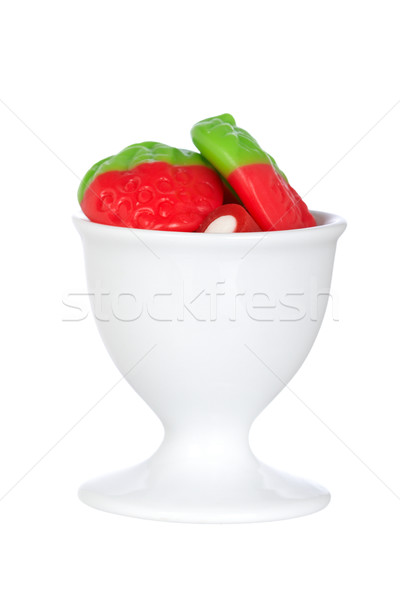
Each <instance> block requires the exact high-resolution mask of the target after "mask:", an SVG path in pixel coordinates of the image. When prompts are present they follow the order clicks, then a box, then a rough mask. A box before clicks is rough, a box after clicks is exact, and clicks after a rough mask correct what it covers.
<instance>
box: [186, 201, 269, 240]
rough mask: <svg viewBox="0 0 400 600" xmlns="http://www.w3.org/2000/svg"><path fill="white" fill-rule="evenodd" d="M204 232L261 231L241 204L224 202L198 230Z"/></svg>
mask: <svg viewBox="0 0 400 600" xmlns="http://www.w3.org/2000/svg"><path fill="white" fill-rule="evenodd" d="M197 231H199V232H202V233H239V232H244V231H261V229H260V228H259V226H258V225H257V223H256V222H255V221H254V219H252V217H251V216H250V215H249V213H248V212H247V210H246V209H244V208H243V206H240V204H224V205H223V206H219V207H218V208H216V209H215V210H213V211H212V212H211V213H210V214H209V215H208V216H207V217H206V218H205V219H204V221H203V223H202V224H201V225H200V227H199V229H198V230H197Z"/></svg>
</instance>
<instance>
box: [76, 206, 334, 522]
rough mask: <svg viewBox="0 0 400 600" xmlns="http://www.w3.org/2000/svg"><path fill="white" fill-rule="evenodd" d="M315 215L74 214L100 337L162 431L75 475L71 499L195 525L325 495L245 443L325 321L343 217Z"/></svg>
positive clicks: (290, 508)
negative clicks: (168, 228) (209, 222)
mask: <svg viewBox="0 0 400 600" xmlns="http://www.w3.org/2000/svg"><path fill="white" fill-rule="evenodd" d="M314 215H315V217H316V219H317V223H318V226H317V227H314V228H309V229H301V230H292V231H281V232H269V233H264V232H262V233H236V234H204V233H201V234H198V233H172V232H157V231H145V230H130V229H125V228H118V227H109V226H105V225H98V224H95V223H91V222H89V221H87V220H86V219H85V218H84V217H82V218H79V217H76V218H74V222H75V226H76V227H77V229H78V231H79V233H80V235H81V238H82V241H83V246H84V254H85V263H86V271H87V279H88V288H89V292H90V293H91V294H92V302H93V310H94V313H95V318H96V322H97V325H98V328H99V331H100V335H101V337H102V339H103V342H104V344H105V345H106V348H107V350H108V352H109V353H110V356H111V358H112V359H113V361H114V362H115V364H116V366H117V367H118V369H119V370H120V372H121V373H122V374H124V376H125V377H126V379H127V381H128V382H129V383H130V385H131V386H132V387H133V388H134V389H135V390H136V391H137V392H138V394H139V395H140V396H141V397H142V398H143V400H145V401H146V402H147V403H148V405H149V406H150V407H151V408H152V409H153V410H154V412H155V413H156V414H157V415H158V416H159V418H160V419H161V421H162V423H163V425H164V428H165V437H164V440H163V442H162V444H161V446H160V447H159V449H158V450H157V451H156V452H155V454H154V455H153V456H152V457H151V458H149V459H148V460H147V461H145V462H144V463H142V464H140V465H137V466H135V467H133V468H131V469H128V470H125V471H121V472H118V473H114V474H111V475H107V476H104V477H100V478H98V479H94V480H92V481H90V482H88V483H86V484H84V485H83V486H82V487H81V488H80V490H79V496H80V498H81V500H83V501H84V502H86V503H87V504H89V505H91V506H93V507H95V508H99V509H102V510H105V511H109V512H113V513H119V514H123V515H129V516H134V517H142V518H149V519H160V520H168V521H184V522H197V523H233V522H252V521H268V520H276V519H285V518H290V517H296V516H300V515H305V514H309V513H312V512H315V511H317V510H320V509H322V508H323V507H325V506H326V505H327V504H328V502H329V498H330V496H329V493H328V492H327V491H326V490H325V489H323V488H321V487H319V486H318V485H315V484H312V483H309V482H306V481H303V480H301V479H298V478H295V477H292V476H289V475H286V474H284V473H280V472H278V471H276V470H274V469H272V468H270V467H268V466H266V465H264V464H262V463H261V462H260V461H259V460H258V459H257V458H256V457H255V456H254V454H253V453H252V451H251V449H250V447H249V442H248V435H249V429H250V426H251V424H252V422H253V421H254V419H255V418H256V417H257V416H258V415H259V414H260V412H261V411H262V410H263V409H264V408H265V407H266V406H267V405H268V404H269V402H271V400H272V399H273V398H274V397H275V396H276V395H277V394H278V393H279V391H280V390H281V389H282V388H283V387H284V386H285V384H287V383H288V382H289V381H290V379H291V378H292V377H293V375H294V374H295V373H296V371H297V370H298V369H299V367H300V365H301V364H302V362H303V361H304V359H305V358H306V356H307V354H308V352H309V350H310V348H311V346H312V344H313V342H314V340H315V337H316V335H317V333H318V330H319V327H320V325H321V322H322V318H323V314H324V311H325V307H326V303H327V299H328V295H327V294H328V292H329V288H330V282H331V275H332V268H333V262H334V255H335V248H336V242H337V240H338V238H339V236H340V235H341V234H342V232H343V231H344V229H345V226H346V224H345V221H344V220H343V219H342V218H341V217H338V216H336V215H331V214H327V213H321V212H314ZM149 350H151V351H150V352H149ZM143 356H144V358H143ZM135 365H136V366H135Z"/></svg>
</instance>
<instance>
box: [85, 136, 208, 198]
mask: <svg viewBox="0 0 400 600" xmlns="http://www.w3.org/2000/svg"><path fill="white" fill-rule="evenodd" d="M157 161H160V162H167V163H169V164H173V165H178V166H192V165H201V166H209V165H208V164H207V163H206V161H205V160H204V159H203V157H202V156H200V154H198V153H197V152H192V151H191V150H181V149H179V148H172V147H171V146H166V145H165V144H160V143H158V142H142V143H140V144H132V146H128V147H127V148H124V150H122V151H121V152H119V153H118V154H115V155H114V156H109V157H108V158H104V159H103V160H99V162H97V163H96V164H94V165H93V167H91V168H90V169H89V171H88V172H87V173H86V175H85V176H84V177H83V179H82V181H81V184H80V186H79V189H78V200H79V203H81V202H82V199H83V196H84V194H85V191H86V189H87V188H88V187H89V186H90V184H91V183H92V181H93V180H94V179H95V178H96V177H97V176H98V175H102V174H103V173H106V172H107V171H130V170H131V169H133V168H134V167H136V166H137V165H139V164H141V163H144V162H157Z"/></svg>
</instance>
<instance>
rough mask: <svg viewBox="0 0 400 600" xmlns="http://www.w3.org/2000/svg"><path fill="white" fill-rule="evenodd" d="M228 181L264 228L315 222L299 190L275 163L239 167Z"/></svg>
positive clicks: (286, 226) (298, 226)
mask: <svg viewBox="0 0 400 600" xmlns="http://www.w3.org/2000/svg"><path fill="white" fill-rule="evenodd" d="M228 182H229V183H230V184H231V186H232V187H233V188H234V190H235V191H236V192H237V193H238V194H239V196H240V198H241V199H242V200H243V203H244V205H245V207H246V208H247V210H248V211H249V212H250V213H251V215H252V216H253V217H254V219H255V221H257V223H258V225H259V226H260V227H261V228H262V229H263V230H264V231H273V230H282V229H300V228H303V227H312V226H314V225H315V224H316V223H315V219H314V217H313V216H312V214H311V213H310V212H309V210H308V208H307V206H306V204H305V203H304V202H303V200H302V199H301V198H300V196H299V195H298V193H297V192H296V191H295V190H294V189H293V188H292V187H291V186H290V185H289V184H288V183H287V181H285V179H284V178H283V177H282V175H280V174H279V173H278V172H277V171H276V170H275V169H274V167H273V166H272V165H268V164H250V165H245V166H243V167H238V168H236V169H235V170H234V171H233V172H232V173H231V174H230V175H229V177H228Z"/></svg>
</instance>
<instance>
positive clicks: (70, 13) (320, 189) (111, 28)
mask: <svg viewBox="0 0 400 600" xmlns="http://www.w3.org/2000/svg"><path fill="white" fill-rule="evenodd" d="M397 8H398V5H397V3H396V2H395V1H393V2H390V1H384V0H383V1H382V0H381V1H380V2H379V3H378V2H368V1H367V2H354V1H350V2H349V1H341V0H339V1H336V2H334V3H333V2H311V1H307V0H303V1H302V2H295V1H292V2H288V1H281V2H265V1H264V2H262V1H260V2H257V1H254V0H246V1H245V2H244V1H241V2H236V1H235V0H231V1H230V2H226V1H220V2H218V1H217V0H214V1H213V2H209V1H206V0H204V1H203V2H200V1H199V2H189V1H186V2H179V1H176V0H169V1H168V2H157V1H156V0H153V2H149V3H146V2H133V1H131V2H122V1H118V0H114V1H113V2H103V1H100V0H99V1H97V2H84V1H80V2H76V1H70V2H68V3H67V2H46V1H42V0H36V1H35V2H32V3H31V2H28V1H25V2H18V1H16V2H13V3H11V2H10V3H7V6H6V7H5V6H4V5H3V8H2V15H1V20H0V51H1V53H0V56H1V90H0V98H1V101H0V131H1V134H0V136H1V137H0V153H1V156H0V165H1V174H0V177H1V180H0V181H1V185H0V189H1V237H0V243H1V258H2V267H1V283H2V292H1V296H0V301H1V341H2V348H3V350H2V352H3V355H2V375H1V380H0V381H1V388H2V390H1V404H0V459H1V472H0V497H2V500H1V501H0V554H1V557H0V564H1V571H2V573H1V578H0V597H1V598H2V599H3V598H4V600H14V599H17V598H36V597H37V598H41V600H45V599H52V600H54V599H55V598H57V600H61V599H64V598H68V599H71V598H75V599H85V600H86V599H88V598H96V599H109V598H113V599H116V598H118V599H121V600H125V599H128V598H129V599H132V598H138V599H139V598H140V599H141V600H150V599H154V600H155V599H159V598H165V597H166V596H170V597H171V598H174V599H175V600H187V599H189V598H190V600H200V599H201V600H204V599H205V598H207V599H209V600H222V599H225V598H227V599H228V598H229V600H236V599H242V598H246V600H253V599H254V600H259V599H261V598H263V599H264V598H265V599H267V598H271V599H272V598H273V599H274V600H281V599H286V598H287V599H290V600H292V599H293V598H296V599H297V598H307V600H309V599H313V600H317V599H318V600H319V599H320V598H325V599H337V598H341V599H342V600H347V599H349V600H350V599H351V600H353V599H355V598H365V597H366V596H367V595H368V596H369V597H371V598H380V599H385V600H391V599H398V598H399V594H400V581H399V577H398V566H399V541H398V540H399V535H400V503H399V500H400V473H399V466H398V463H399V456H400V436H399V433H398V432H399V415H400V411H399V391H398V389H399V385H398V359H399V352H398V345H399V342H398V339H399V333H400V331H399V317H398V315H399V311H398V300H399V284H398V273H399V268H398V264H399V234H398V231H399V217H400V209H399V203H400V198H399V170H398V164H399V158H400V152H399V138H400V131H399V125H400V86H399V79H398V58H399V50H400V38H399V30H398V23H399V16H400V15H399V14H398V12H397V11H396V9H397ZM396 13H397V14H396ZM227 111H228V112H231V113H232V114H233V115H234V116H235V117H236V120H237V122H238V124H239V125H240V126H242V127H245V128H246V129H248V130H250V131H251V132H252V133H253V135H254V136H255V137H256V138H257V139H258V140H259V142H260V143H261V145H262V146H263V147H264V148H265V149H266V150H267V151H268V152H271V154H272V155H273V156H274V157H275V158H276V159H277V161H278V164H279V165H280V166H281V168H282V169H283V170H284V171H285V172H286V174H287V175H288V176H289V179H290V181H291V183H292V185H293V186H294V187H295V188H296V189H297V190H298V191H299V193H300V194H302V195H303V196H305V199H306V201H307V203H308V204H309V206H310V207H312V208H315V209H320V210H327V211H332V212H336V213H339V214H342V215H343V216H345V217H346V218H347V220H348V229H347V231H346V232H345V234H344V236H343V237H342V238H341V239H340V240H339V244H338V253H337V260H336V264H335V272H334V279H333V292H334V312H333V316H332V308H331V307H329V308H328V312H327V315H326V318H325V322H324V325H323V327H322V329H321V332H320V335H319V337H318V339H317V341H316V343H315V346H314V348H313V350H312V352H311V354H310V356H309V357H308V359H307V361H306V363H305V364H304V366H303V367H302V368H301V370H300V371H299V373H298V374H297V375H296V377H295V378H294V379H293V380H292V381H291V383H290V388H291V389H292V390H293V391H294V392H295V393H296V395H297V396H298V398H297V397H296V396H295V395H294V394H293V393H291V391H290V390H288V389H286V390H284V391H283V392H282V393H281V394H280V396H279V398H278V399H277V400H276V401H274V402H273V403H272V405H271V406H270V407H269V408H268V409H267V410H266V411H265V412H264V413H263V414H262V415H261V417H260V418H259V419H258V420H257V422H256V423H255V425H254V426H253V429H252V432H251V442H252V446H253V449H254V451H255V452H256V453H257V455H258V456H259V457H260V458H261V459H263V460H265V461H266V462H269V463H271V464H273V465H275V466H277V467H281V468H283V469H287V470H289V471H291V472H294V473H297V474H299V475H304V476H309V477H311V478H313V479H315V480H317V481H319V482H321V483H322V484H324V485H325V486H326V487H328V488H329V489H330V491H331V493H332V501H331V504H330V505H329V507H328V508H327V509H325V510H324V511H322V512H320V513H317V514H315V515H312V516H309V517H305V518H301V519H295V520H290V521H283V522H276V523H265V524H253V525H221V526H219V525H182V524H171V523H158V522H151V521H143V520H138V519H129V518H124V517H118V516H114V515H110V514H106V513H101V512H99V511H95V510H93V509H90V508H88V507H86V506H85V505H83V504H81V503H80V502H79V500H78V499H77V496H76V489H77V487H78V486H79V484H80V483H81V482H83V481H84V480H85V479H87V478H89V477H91V476H93V475H96V474H100V473H103V472H107V471H109V470H112V469H115V468H120V467H123V466H128V465H130V464H134V463H135V462H138V461H141V460H143V459H145V458H146V457H147V456H149V455H150V454H151V453H152V452H153V451H154V450H155V449H156V448H157V446H158V444H159V442H160V440H161V438H162V427H161V425H160V423H159V421H158V420H157V418H156V417H154V416H153V414H152V413H151V411H150V409H148V408H147V406H146V404H145V403H144V402H143V401H142V400H141V399H140V398H138V397H137V396H136V395H135V394H134V393H133V392H132V390H131V389H130V388H129V387H128V385H127V384H126V383H125V382H121V383H119V384H118V385H116V387H115V388H114V389H112V391H111V392H110V393H108V394H107V395H106V396H105V397H104V399H103V400H101V401H100V402H99V403H98V404H97V406H96V407H95V408H94V409H93V410H92V411H91V412H90V413H89V414H88V415H87V416H86V417H84V418H83V419H82V420H81V421H80V422H79V423H78V424H77V425H76V426H75V427H73V426H74V425H75V424H76V423H77V422H78V421H79V419H81V417H82V416H83V415H85V413H86V412H87V411H89V409H90V408H91V407H92V406H94V405H95V403H96V402H97V401H98V400H99V399H100V398H102V397H103V396H104V394H106V392H107V391H108V390H110V388H112V386H113V385H114V384H115V383H116V382H117V381H118V379H119V377H120V376H119V373H118V372H117V370H116V368H115V367H114V366H113V364H112V363H111V360H110V359H109V357H108V355H107V353H106V350H105V349H104V347H103V346H102V344H101V341H100V338H99V336H98V334H97V331H96V328H95V324H94V321H93V319H92V318H91V317H88V318H87V319H85V320H83V321H80V322H65V319H66V318H67V317H70V316H71V315H70V313H69V312H68V309H67V308H66V307H65V306H64V305H63V299H65V298H66V296H67V295H68V294H69V293H73V292H82V291H84V290H85V275H84V270H83V260H82V250H81V245H80V240H79V238H78V235H77V233H76V232H75V231H74V229H73V227H72V224H71V218H70V217H71V214H72V213H74V212H76V210H77V201H76V189H77V185H78V183H79V177H81V176H82V175H83V174H84V173H85V171H86V170H87V168H88V167H89V166H90V165H91V164H92V163H94V162H95V161H97V160H98V159H100V158H103V157H104V156H108V155H110V154H112V153H114V152H118V151H119V150H120V149H122V148H123V147H125V146H127V145H128V144H131V143H134V142H138V141H143V140H146V139H155V140H158V141H162V142H165V143H167V144H171V145H175V146H178V147H179V146H180V147H189V148H192V145H191V141H190V135H189V131H190V127H191V125H192V124H193V123H194V122H196V121H198V120H200V119H202V118H205V117H208V116H211V115H214V114H219V113H222V112H227ZM321 178H322V179H321ZM315 184H316V185H315ZM314 185H315V187H313V186H314ZM311 188H312V190H311V191H310V192H309V193H307V192H308V191H309V190H310V189H311ZM333 317H334V318H333ZM299 398H300V399H301V401H300V400H299ZM307 407H309V408H310V409H311V410H312V411H313V412H314V413H315V415H317V416H315V415H314V414H313V413H312V412H311V411H310V410H308V408H307ZM71 428H73V429H72V430H71V431H69V430H70V429H71ZM346 446H347V447H346ZM35 463H38V464H36V466H35ZM26 473H28V474H26ZM25 474H26V476H24V475H25ZM19 480H20V481H19ZM13 486H14V487H13Z"/></svg>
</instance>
